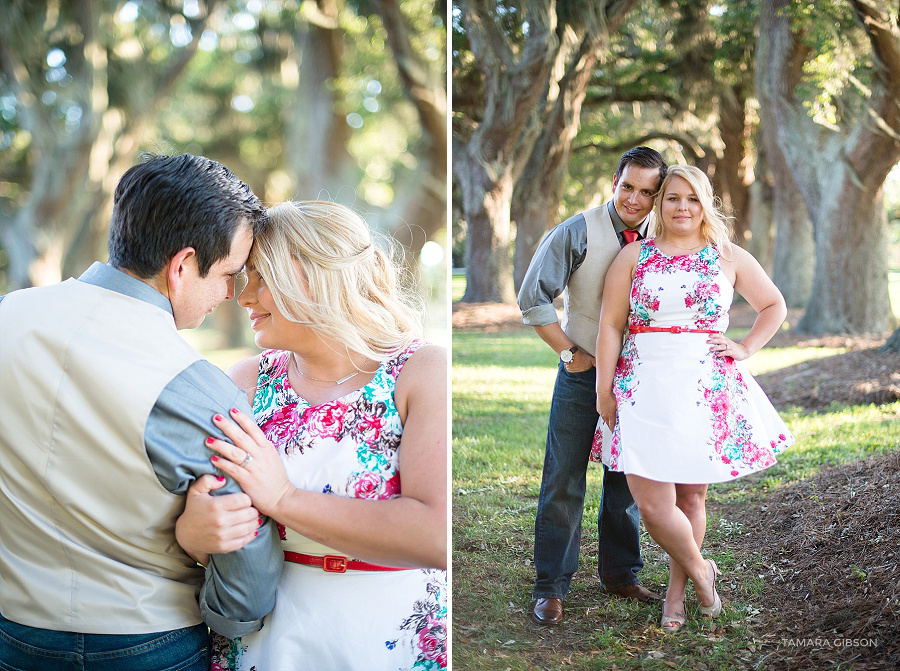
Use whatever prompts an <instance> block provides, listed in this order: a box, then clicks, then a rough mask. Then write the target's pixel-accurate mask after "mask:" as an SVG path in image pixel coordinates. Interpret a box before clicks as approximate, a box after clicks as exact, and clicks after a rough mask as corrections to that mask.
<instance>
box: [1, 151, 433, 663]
mask: <svg viewBox="0 0 900 671" xmlns="http://www.w3.org/2000/svg"><path fill="white" fill-rule="evenodd" d="M235 294H237V301H238V303H239V304H240V305H241V306H242V307H244V308H245V309H246V310H247V311H248V316H249V318H250V320H251V326H252V329H253V332H254V337H255V342H256V344H257V345H258V346H259V348H260V349H261V350H262V351H261V353H260V354H257V355H256V356H253V357H251V358H250V359H247V360H245V361H242V362H240V363H238V364H236V365H235V366H233V367H232V368H231V369H230V370H229V371H228V373H227V375H226V374H224V373H222V372H221V371H220V370H218V369H217V368H215V367H214V366H213V365H212V364H210V363H209V362H208V361H206V360H204V359H203V358H202V357H201V355H200V354H198V353H197V352H196V351H195V350H194V349H193V348H191V347H190V346H189V345H188V344H187V343H186V342H185V341H184V340H182V339H181V337H180V336H179V335H178V332H177V331H178V330H179V329H186V328H194V327H196V326H198V325H199V324H200V323H201V322H202V320H203V318H204V317H205V316H206V314H207V313H208V312H210V311H211V310H212V309H213V308H214V307H215V306H216V305H218V304H219V303H220V302H221V301H222V300H227V299H231V298H234V297H235ZM420 314H421V310H419V309H418V306H416V305H415V304H414V302H412V301H411V299H410V298H409V297H408V296H407V294H406V292H405V290H404V289H402V288H401V287H400V285H399V283H398V280H397V268H396V267H395V265H394V263H393V262H392V260H391V258H390V257H389V255H388V254H387V253H386V252H385V251H384V250H383V249H382V248H381V247H380V246H379V245H377V244H376V242H375V240H374V239H373V235H372V232H371V231H370V229H369V227H368V226H367V225H366V223H365V222H364V221H363V220H362V219H361V218H360V217H359V216H358V215H356V214H355V213H354V212H353V211H351V210H349V209H348V208H345V207H342V206H340V205H336V204H334V203H328V202H314V201H305V202H287V203H281V204H279V205H275V206H274V207H271V208H269V209H268V210H267V209H266V208H264V207H263V205H262V204H261V202H260V201H259V199H258V198H257V197H256V196H255V195H254V194H253V193H252V192H251V190H250V188H249V187H248V186H247V185H246V184H244V183H243V182H241V181H240V180H239V179H237V178H236V177H235V176H234V175H233V174H232V173H231V172H230V171H229V170H228V169H226V168H225V167H224V166H222V165H220V164H218V163H215V162H214V161H210V160H209V159H206V158H203V157H198V156H191V155H182V156H174V157H167V156H149V157H147V158H146V159H145V160H144V161H142V162H141V163H140V164H138V165H136V166H134V167H133V168H131V169H130V170H129V171H127V172H126V173H125V175H124V176H123V177H122V179H121V180H120V182H119V184H118V186H117V188H116V192H115V196H114V207H113V214H112V219H111V224H110V230H109V262H108V263H107V264H103V263H95V264H94V265H93V266H91V268H89V269H88V270H87V271H86V272H85V273H84V274H83V275H82V276H81V277H79V278H78V279H69V280H67V281H65V282H62V283H60V284H58V285H54V286H48V287H39V288H31V289H24V290H21V291H15V292H12V293H10V294H8V295H7V296H5V297H2V299H0V519H2V527H0V662H2V664H0V666H2V667H3V668H10V669H20V670H23V671H24V670H30V669H35V670H37V669H40V670H41V671H63V670H66V671H68V670H70V669H71V670H76V669H92V670H95V671H119V670H128V671H151V670H152V671H157V670H160V669H172V670H175V669H179V670H185V671H207V670H208V669H245V670H248V669H251V668H253V669H258V670H259V671H263V670H264V669H269V670H274V669H317V670H318V669H335V670H344V669H397V668H422V669H432V668H443V667H445V666H446V604H447V601H446V599H447V593H446V590H447V584H446V574H445V569H446V564H447V548H446V532H445V528H446V505H447V502H446V466H447V465H446V434H447V432H446V396H445V394H446V385H442V384H440V380H442V379H444V377H445V375H446V356H445V353H444V351H443V349H441V348H438V347H435V346H433V345H430V344H428V343H426V342H424V341H423V340H422V339H421V335H420V333H421V324H420V318H419V315H420ZM401 477H402V483H401ZM210 629H211V630H212V637H211V635H210Z"/></svg>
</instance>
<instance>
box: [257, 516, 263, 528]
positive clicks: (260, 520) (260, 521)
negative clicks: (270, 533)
mask: <svg viewBox="0 0 900 671" xmlns="http://www.w3.org/2000/svg"><path fill="white" fill-rule="evenodd" d="M256 526H258V527H261V526H262V517H258V518H256Z"/></svg>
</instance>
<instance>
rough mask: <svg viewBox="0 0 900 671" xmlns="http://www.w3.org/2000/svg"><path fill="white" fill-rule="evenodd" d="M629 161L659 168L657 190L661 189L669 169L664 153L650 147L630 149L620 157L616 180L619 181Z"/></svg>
mask: <svg viewBox="0 0 900 671" xmlns="http://www.w3.org/2000/svg"><path fill="white" fill-rule="evenodd" d="M629 163H634V164H635V165H638V166H640V167H642V168H659V182H657V184H656V190H657V191H659V187H661V186H662V183H663V180H664V179H665V178H666V171H667V170H668V169H669V166H668V164H667V163H666V161H665V159H664V158H663V157H662V154H660V153H659V152H658V151H656V150H655V149H651V148H650V147H635V148H634V149H629V150H628V151H626V152H625V153H624V154H622V158H620V159H619V165H618V167H616V182H618V181H619V178H620V177H621V176H622V173H623V172H625V168H626V166H628V164H629Z"/></svg>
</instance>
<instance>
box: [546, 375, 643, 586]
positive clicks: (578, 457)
mask: <svg viewBox="0 0 900 671" xmlns="http://www.w3.org/2000/svg"><path fill="white" fill-rule="evenodd" d="M595 380H596V371H595V369H594V368H591V369H589V370H586V371H584V372H581V373H569V372H568V371H566V369H565V367H564V366H563V364H562V363H560V364H559V371H558V372H557V375H556V384H555V385H554V387H553V399H552V401H551V402H550V420H549V423H548V427H547V448H546V453H545V454H544V472H543V476H542V478H541V493H540V496H539V497H538V508H537V515H536V517H535V521H534V569H535V574H536V579H535V583H534V598H535V599H542V598H555V599H564V598H565V597H566V593H567V592H568V591H569V582H570V581H571V580H572V575H573V574H574V573H575V569H577V568H578V554H579V550H580V548H581V516H582V513H583V511H584V493H585V485H586V474H587V467H588V458H589V457H590V453H591V442H592V441H593V438H594V429H595V428H596V427H597V420H598V419H599V416H598V414H597V395H596V392H595V391H594V382H595ZM639 524H640V517H639V516H638V510H637V506H636V505H635V504H634V499H632V498H631V492H630V491H629V490H628V483H627V481H626V479H625V475H624V474H623V473H615V472H613V471H609V470H607V468H606V467H605V466H604V467H603V489H602V491H601V494H600V510H599V513H598V515H597V536H598V539H599V553H598V560H597V564H598V566H597V569H598V573H599V576H600V582H601V583H603V586H604V587H605V588H606V589H607V590H616V589H621V588H622V587H628V586H629V585H635V584H637V583H638V582H639V580H638V577H637V573H638V571H640V570H641V569H642V568H643V566H644V563H643V561H641V547H640V539H639V536H638V525H639Z"/></svg>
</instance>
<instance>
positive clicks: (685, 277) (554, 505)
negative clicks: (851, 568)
mask: <svg viewBox="0 0 900 671" xmlns="http://www.w3.org/2000/svg"><path fill="white" fill-rule="evenodd" d="M735 292H738V293H740V294H741V295H742V296H743V297H744V298H745V299H746V300H747V302H748V303H749V304H750V306H751V307H752V308H753V309H754V310H755V311H756V312H757V317H756V320H755V322H754V324H753V326H752V328H751V329H750V331H749V332H748V333H747V335H746V336H744V337H743V338H742V339H741V341H740V342H736V341H734V340H731V339H730V338H727V337H726V336H725V331H726V329H727V327H728V310H729V308H730V307H731V301H732V299H733V297H734V293H735ZM560 294H564V298H565V301H564V319H563V323H562V325H561V324H560V322H559V321H558V319H557V315H556V310H555V308H554V307H553V300H554V299H555V298H557V297H558V296H559V295H560ZM518 301H519V307H520V308H521V309H522V314H523V320H524V322H525V323H526V324H529V325H531V326H533V327H534V329H535V331H536V332H537V334H538V335H539V336H540V337H541V339H543V340H544V341H545V342H546V343H547V344H548V345H549V346H550V347H551V348H553V350H554V351H555V352H556V353H557V354H558V355H559V364H558V371H557V377H556V384H555V386H554V389H553V397H552V401H551V406H550V419H549V425H548V431H547V444H546V453H545V459H544V468H543V475H542V480H541V489H540V495H539V499H538V509H537V515H536V519H535V528H534V534H535V541H534V566H535V573H536V576H535V583H534V591H533V598H534V604H533V607H532V610H531V619H532V621H533V622H535V623H537V624H540V625H558V624H559V623H560V622H561V621H562V619H563V601H564V599H565V597H566V594H567V592H568V589H569V582H570V581H571V578H572V575H573V574H574V572H575V570H576V568H577V565H578V556H579V551H580V545H581V517H582V511H583V508H584V497H585V489H586V471H587V467H588V463H589V461H600V462H602V464H603V487H602V492H601V501H600V506H599V512H598V519H597V530H598V539H599V554H598V562H597V563H598V573H599V578H600V582H601V583H602V585H603V588H604V590H605V591H606V592H607V593H609V594H611V595H613V596H616V597H621V598H625V599H632V600H636V601H640V602H642V603H647V604H654V603H659V602H662V616H661V618H660V626H661V627H662V628H663V630H664V631H665V632H666V633H676V632H678V631H680V630H681V628H682V627H683V626H684V625H685V623H686V621H687V615H686V613H687V612H688V610H687V608H686V607H685V600H686V588H687V583H688V581H689V580H690V581H691V582H692V583H693V587H694V593H695V597H696V603H697V606H698V611H699V612H700V613H701V614H702V615H705V616H710V617H716V616H718V615H719V614H720V613H721V611H722V601H721V598H720V596H719V594H718V591H717V589H716V578H717V576H718V575H719V568H718V566H717V565H716V563H715V561H713V560H712V559H711V558H709V557H704V556H703V555H702V554H701V547H702V543H703V538H704V535H705V531H706V493H707V488H708V485H709V484H710V483H715V482H724V481H727V480H731V479H734V478H737V477H741V476H743V475H747V474H749V473H753V472H756V471H758V470H761V469H763V468H767V467H769V466H771V465H772V464H774V463H775V455H776V454H777V453H778V452H780V451H781V450H783V449H784V448H786V447H787V446H788V445H790V443H791V442H792V440H793V438H792V437H791V435H790V433H789V432H788V430H787V428H786V427H785V426H784V424H783V422H782V421H781V419H780V418H779V416H778V414H777V412H775V410H774V408H773V407H772V405H771V403H770V402H769V400H768V399H767V398H766V396H765V394H764V393H763V392H762V390H761V389H760V388H759V386H758V385H757V384H756V382H755V380H753V378H752V376H751V375H750V374H749V373H748V372H747V370H746V369H745V368H744V367H743V364H742V363H740V362H741V361H743V360H744V359H746V358H747V357H749V356H750V355H752V354H753V353H754V352H756V351H757V350H759V349H760V348H761V347H762V346H763V345H765V344H766V343H767V342H768V341H769V339H771V337H772V336H773V335H774V334H775V332H776V331H777V330H778V328H779V326H780V325H781V323H782V322H783V321H784V318H785V315H786V308H785V303H784V299H783V298H782V296H781V294H780V292H779V291H778V289H777V288H776V287H775V285H774V284H773V283H772V281H771V280H770V279H769V278H768V277H767V276H766V273H765V271H764V270H763V269H762V268H761V267H760V265H759V263H758V262H757V261H756V260H755V259H754V258H753V257H752V256H751V255H750V254H749V253H748V252H746V251H745V250H743V249H741V248H739V247H737V246H736V245H734V244H732V243H731V241H730V229H729V224H728V218H727V217H726V216H725V215H723V214H722V212H721V211H720V209H719V207H718V205H717V202H716V198H715V195H714V193H713V189H712V185H711V184H710V181H709V178H708V177H707V176H706V175H705V174H704V173H703V172H702V171H701V170H699V169H697V168H695V167H692V166H683V165H676V166H671V167H670V166H668V165H667V164H666V162H665V161H664V159H663V157H662V156H661V155H660V154H659V153H658V152H656V151H655V150H653V149H651V148H649V147H636V148H634V149H631V150H629V151H628V152H626V153H625V154H624V155H623V156H622V157H621V159H620V161H619V164H618V167H617V169H616V172H615V175H614V177H613V197H612V199H611V200H609V201H608V202H607V203H605V204H603V205H601V206H600V207H596V208H593V209H591V210H587V211H585V212H581V213H579V214H577V215H575V216H573V217H571V218H570V219H568V220H566V221H565V222H563V223H561V224H559V225H558V226H556V227H555V228H553V229H552V230H551V231H550V232H549V233H548V234H547V235H546V236H545V237H544V239H543V240H542V241H541V243H540V245H539V247H538V249H537V251H536V252H535V255H534V257H533V259H532V261H531V264H530V266H529V268H528V271H527V273H526V275H525V278H524V279H523V282H522V286H521V289H520V292H519V297H518ZM641 518H643V520H644V525H645V527H646V528H647V531H648V532H649V533H650V536H651V537H652V538H653V539H654V540H655V541H656V542H657V543H658V544H659V545H660V547H662V549H663V550H665V551H666V553H667V554H668V555H669V583H668V587H667V590H666V594H665V598H664V599H663V598H662V597H660V596H658V595H656V594H654V593H653V592H651V591H650V590H648V589H646V588H645V587H644V586H643V585H641V584H640V580H639V578H638V572H639V571H640V570H641V568H643V562H642V560H641V552H640V544H639V536H638V526H639V523H640V519H641Z"/></svg>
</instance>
